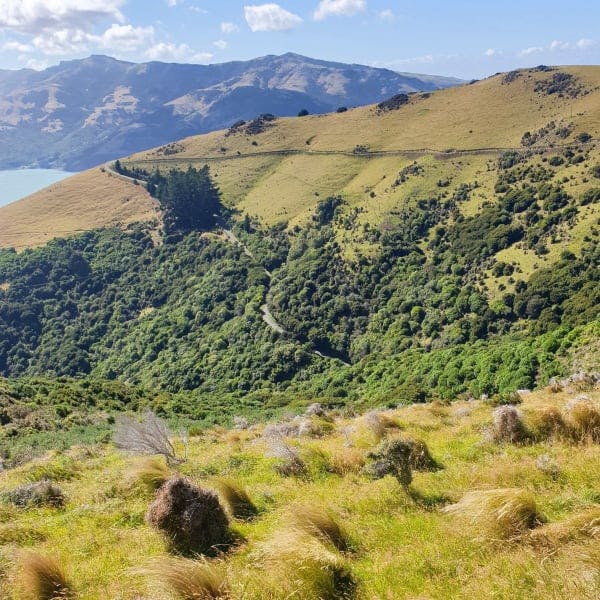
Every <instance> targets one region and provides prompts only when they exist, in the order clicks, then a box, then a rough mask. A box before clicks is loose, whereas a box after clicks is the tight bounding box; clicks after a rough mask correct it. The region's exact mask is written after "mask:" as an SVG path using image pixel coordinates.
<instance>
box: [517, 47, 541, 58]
mask: <svg viewBox="0 0 600 600" xmlns="http://www.w3.org/2000/svg"><path fill="white" fill-rule="evenodd" d="M543 51H544V49H543V48H542V47H541V46H531V47H530V48H525V50H521V52H519V56H530V55H531V54H541V53H542V52H543Z"/></svg>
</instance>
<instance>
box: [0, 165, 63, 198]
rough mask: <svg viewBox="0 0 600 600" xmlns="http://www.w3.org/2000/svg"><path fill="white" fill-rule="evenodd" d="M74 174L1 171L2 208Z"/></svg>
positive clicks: (46, 170) (48, 171) (0, 194)
mask: <svg viewBox="0 0 600 600" xmlns="http://www.w3.org/2000/svg"><path fill="white" fill-rule="evenodd" d="M70 175H73V173H68V172H67V171H58V170H55V169H15V170H9V171H0V206H4V205H5V204H10V203H11V202H14V201H15V200H19V199H20V198H24V197H25V196H29V194H33V193H34V192H37V191H38V190H41V189H43V188H45V187H47V186H49V185H52V184H53V183H56V182H57V181H60V180H61V179H65V177H69V176H70Z"/></svg>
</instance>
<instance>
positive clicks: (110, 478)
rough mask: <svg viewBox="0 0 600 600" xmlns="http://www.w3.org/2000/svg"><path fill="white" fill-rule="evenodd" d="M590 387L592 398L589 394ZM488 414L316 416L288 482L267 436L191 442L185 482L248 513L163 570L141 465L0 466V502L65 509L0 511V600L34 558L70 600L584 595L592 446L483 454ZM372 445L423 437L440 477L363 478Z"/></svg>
mask: <svg viewBox="0 0 600 600" xmlns="http://www.w3.org/2000/svg"><path fill="white" fill-rule="evenodd" d="M578 393H579V392H577V391H573V392H572V393H571V392H569V393H568V392H565V391H559V392H557V393H552V392H551V391H550V390H543V391H540V392H535V393H533V394H527V395H524V396H523V399H524V401H523V404H522V405H521V406H520V407H519V410H520V411H521V412H522V414H523V418H524V421H525V424H526V426H527V427H528V428H530V430H531V431H532V433H535V432H536V431H538V425H537V424H538V423H539V417H540V415H541V414H547V412H548V409H549V407H552V408H553V409H555V410H557V411H560V412H561V413H564V414H568V411H569V409H568V408H567V409H565V407H566V406H569V402H570V401H572V400H573V398H574V397H575V396H576V395H577V394H578ZM586 393H587V395H588V396H589V398H590V402H592V403H595V405H596V406H598V404H600V391H599V390H596V391H588V392H586ZM571 405H572V402H571ZM493 411H494V408H493V407H492V406H490V405H488V404H486V403H485V402H481V401H470V402H465V401H459V402H456V403H454V404H453V405H443V404H441V403H432V404H428V405H417V406H410V407H404V408H398V409H394V410H386V411H384V412H382V413H379V414H377V413H369V414H368V415H366V416H363V417H358V418H356V419H354V418H346V417H344V416H343V415H341V414H337V415H336V414H333V415H332V417H331V418H332V419H333V421H329V422H328V421H323V419H318V418H314V419H315V421H314V423H315V424H319V423H321V424H322V425H325V424H327V425H328V426H327V427H326V428H322V429H321V431H319V430H318V428H316V429H312V434H305V435H302V436H300V437H297V438H292V439H286V440H285V443H287V444H289V445H290V446H291V447H293V448H295V449H297V451H298V452H299V454H300V456H301V457H302V460H304V461H305V463H306V470H305V472H304V473H302V474H300V475H298V476H295V477H284V476H282V475H280V474H278V473H277V472H276V470H275V469H274V468H273V467H274V465H275V464H276V459H274V458H271V457H269V456H268V455H267V454H268V453H267V450H268V448H269V443H268V442H269V440H268V439H265V437H264V436H263V431H264V428H263V426H256V427H254V428H251V429H248V430H242V431H233V430H225V429H223V428H216V429H214V430H210V431H207V432H205V433H203V434H201V435H199V436H196V437H192V438H191V440H190V443H189V447H188V450H189V455H188V456H189V458H188V460H187V461H186V462H185V463H184V464H183V465H182V466H181V467H179V468H180V470H181V472H182V473H183V474H184V475H185V476H187V477H189V478H191V479H192V480H193V481H194V482H196V483H197V484H199V485H202V486H203V487H208V488H215V487H216V488H217V489H218V485H219V480H218V479H216V478H223V477H226V478H228V479H229V480H231V481H234V482H235V483H236V485H237V486H240V489H243V490H245V492H247V494H248V495H249V497H250V499H251V501H252V502H253V504H254V505H255V506H256V509H257V512H256V514H255V515H254V516H253V518H252V519H248V518H246V516H245V515H244V516H243V518H240V519H237V518H236V519H234V520H233V529H234V531H235V533H236V534H237V535H236V537H237V539H238V542H237V545H236V546H235V547H234V548H232V549H230V550H229V551H227V552H225V553H224V554H223V556H222V557H220V558H219V559H217V560H215V561H213V560H210V561H209V562H204V561H203V560H199V561H194V562H192V563H190V562H179V561H177V562H175V561H174V560H173V557H172V556H171V555H170V554H169V551H168V545H167V544H166V542H165V540H164V539H163V538H162V537H161V535H160V534H159V533H158V532H156V531H154V530H153V529H152V528H151V527H150V526H149V525H147V524H146V523H145V522H144V514H145V513H146V510H147V508H148V505H149V504H150V503H151V502H152V498H153V491H152V487H153V486H150V487H149V486H148V485H147V481H146V480H145V479H144V477H141V478H140V473H143V471H144V468H145V466H144V464H147V461H146V460H144V459H143V458H139V457H127V456H124V455H122V454H120V453H118V452H117V451H116V450H115V449H114V448H113V447H112V446H111V445H106V446H99V447H93V448H90V447H87V448H73V449H71V450H69V451H67V452H65V453H64V454H52V455H48V456H46V457H45V458H43V459H40V460H38V461H37V462H35V463H33V464H31V463H30V464H26V465H23V466H22V467H19V468H18V469H15V470H12V471H5V472H3V473H0V493H2V492H4V491H6V490H11V489H14V487H15V486H17V485H19V484H23V483H25V482H28V481H31V480H32V478H35V477H37V478H40V477H43V476H44V475H46V476H48V475H52V476H54V477H55V478H57V479H58V481H57V482H56V484H57V485H59V486H61V487H62V488H63V489H64V491H65V493H66V495H67V497H68V502H67V504H66V506H65V508H64V509H52V508H28V509H18V508H16V507H14V506H11V505H10V504H7V503H0V597H2V598H8V599H11V600H13V599H14V600H16V599H17V598H19V597H20V596H19V594H18V591H19V587H18V586H19V572H20V561H21V558H20V557H21V556H23V555H22V552H23V551H29V550H33V551H35V552H36V553H39V554H40V555H42V556H47V557H52V558H53V559H54V560H56V561H57V563H58V564H59V565H60V566H61V569H62V570H63V571H64V574H65V577H66V578H68V580H69V581H70V582H71V585H72V587H73V588H74V589H75V590H76V592H77V596H76V597H77V598H78V599H79V600H97V599H99V598H102V599H111V600H112V599H119V600H134V599H138V600H139V599H140V598H148V599H149V598H152V599H153V600H167V599H170V598H173V597H174V596H173V595H171V594H170V592H169V590H168V588H171V589H172V590H179V592H180V594H183V592H182V590H184V591H185V590H187V591H186V592H185V593H187V594H188V595H187V596H186V595H180V596H175V597H188V598H192V597H195V596H193V595H191V592H190V590H192V589H193V588H195V589H196V590H198V592H200V590H201V589H205V588H206V589H210V588H212V589H219V590H221V593H222V596H223V597H225V598H228V599H229V600H242V599H243V600H255V599H259V600H260V599H262V600H279V599H281V600H283V599H284V598H286V599H294V600H317V599H322V598H331V599H333V598H341V597H343V596H341V595H340V594H339V591H340V590H339V587H336V586H339V585H342V584H345V585H349V584H350V583H351V582H354V583H355V585H356V588H355V589H354V590H353V594H349V595H347V596H345V597H347V598H349V599H351V598H355V599H356V600H388V599H392V598H393V599H394V600H396V599H397V600H401V599H409V598H412V599H414V598H428V599H432V600H434V599H435V600H446V599H449V598H453V599H454V598H457V599H464V600H466V599H473V600H480V599H481V598H495V599H496V600H546V599H548V598H555V599H557V600H558V599H559V598H577V599H578V600H596V599H597V598H598V597H599V596H600V550H599V546H598V539H599V536H600V527H599V520H598V519H599V516H600V512H599V510H600V493H599V490H600V460H599V458H600V446H599V445H598V444H597V443H594V442H593V440H592V439H591V438H586V439H585V440H583V441H582V440H579V441H576V440H574V439H572V438H568V437H564V436H562V435H554V436H536V435H534V436H533V438H531V439H529V440H528V441H525V442H524V443H521V444H511V443H494V442H493V441H491V438H490V436H488V435H486V431H487V430H488V429H489V428H490V427H492V423H493ZM565 411H566V413H565ZM327 418H329V417H327ZM380 425H381V426H380ZM319 434H320V437H315V436H316V435H319ZM386 435H387V436H390V437H395V436H403V437H404V436H407V437H410V438H411V439H418V440H422V441H423V442H424V443H425V444H426V445H427V447H428V449H429V450H430V452H431V454H432V456H433V457H434V459H435V460H436V461H437V462H438V463H440V465H441V468H440V469H438V470H435V471H414V473H413V475H414V477H413V482H412V485H411V487H410V489H409V490H404V489H403V488H402V487H401V486H400V485H399V484H398V482H397V481H396V480H395V479H394V478H393V477H392V476H387V477H385V478H384V479H380V480H377V481H373V480H371V479H369V478H368V477H367V476H365V474H364V473H363V471H362V466H363V464H364V462H365V460H368V454H369V452H370V450H372V449H373V447H374V446H376V445H377V443H378V440H379V439H380V438H381V437H382V436H386ZM175 443H176V445H177V444H179V442H178V440H175ZM178 449H179V450H181V449H182V448H180V447H179V448H178ZM342 464H343V468H338V467H339V466H340V465H342ZM57 465H60V467H61V468H60V469H59V468H57ZM154 470H155V469H154V467H152V468H151V471H152V473H154ZM134 471H135V473H136V474H135V475H132V473H133V472H134ZM166 474H167V473H165V475H166ZM530 516H534V517H535V518H529V517H530ZM161 574H162V575H161ZM156 578H158V579H159V581H158V582H157V581H156ZM158 584H161V585H158ZM332 586H333V590H332ZM336 589H337V591H338V594H337V595H336V593H335V592H336ZM215 593H217V592H215ZM197 597H198V598H205V597H206V598H215V597H220V596H219V595H214V594H213V595H201V594H200V593H198V596H197Z"/></svg>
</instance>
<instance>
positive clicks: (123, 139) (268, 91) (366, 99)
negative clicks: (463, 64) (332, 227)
mask: <svg viewBox="0 0 600 600" xmlns="http://www.w3.org/2000/svg"><path fill="white" fill-rule="evenodd" d="M458 83H460V81H459V80H455V79H451V78H443V77H434V76H421V75H412V74H399V73H395V72H392V71H388V70H385V69H374V68H370V67H364V66H360V65H344V64H340V63H330V62H326V61H319V60H314V59H309V58H306V57H303V56H299V55H295V54H285V55H283V56H266V57H263V58H258V59H255V60H251V61H246V62H241V61H240V62H232V63H224V64H216V65H208V66H203V65H182V64H165V63H159V62H152V63H145V64H134V63H128V62H123V61H118V60H115V59H112V58H109V57H105V56H91V57H90V58H87V59H84V60H75V61H67V62H62V63H60V64H59V65H58V66H55V67H51V68H49V69H46V70H45V71H41V72H36V71H31V70H22V71H0V148H2V150H0V167H2V168H7V167H9V168H10V167H20V166H24V165H32V164H33V165H40V166H48V165H50V166H56V167H65V168H67V169H69V170H73V171H75V170H80V169H84V168H88V167H92V166H95V165H98V164H100V163H102V162H105V161H106V160H109V159H114V158H117V157H118V156H122V155H125V154H129V153H131V152H134V151H136V150H141V149H143V148H148V147H152V146H155V145H158V144H163V143H166V142H169V141H173V140H175V139H177V138H180V137H183V136H185V135H190V134H192V133H199V132H205V131H210V130H214V129H219V128H222V127H226V126H229V125H230V124H231V123H232V122H234V121H236V120H238V119H240V118H249V117H251V116H254V115H256V114H258V113H267V112H270V113H274V114H277V115H293V114H296V113H298V111H299V110H301V109H303V108H305V109H307V110H309V111H310V112H312V113H323V112H327V111H330V110H333V109H335V108H337V107H338V106H340V105H342V104H344V105H350V106H354V105H363V104H368V103H371V102H377V101H379V100H381V99H383V98H385V97H386V96H389V95H391V94H394V93H398V92H408V91H416V90H434V89H439V88H441V87H446V86H450V85H457V84H458Z"/></svg>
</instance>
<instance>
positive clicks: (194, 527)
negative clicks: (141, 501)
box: [146, 476, 230, 554]
mask: <svg viewBox="0 0 600 600" xmlns="http://www.w3.org/2000/svg"><path fill="white" fill-rule="evenodd" d="M146 520H147V521H148V523H149V524H150V525H152V526H153V527H154V528H156V529H158V530H159V531H161V532H162V533H163V534H164V535H165V536H166V538H167V541H168V543H169V544H170V546H171V549H172V550H174V551H176V552H180V553H182V554H190V553H205V554H206V553H210V552H215V550H216V549H217V548H218V547H219V546H223V545H226V544H227V543H228V542H229V541H230V536H229V519H228V518H227V515H226V514H225V511H224V510H223V507H222V506H221V504H220V503H219V498H218V496H217V494H216V493H215V492H212V491H210V490H205V489H202V488H199V487H196V486H195V485H193V484H192V483H191V482H190V481H188V480H187V479H184V478H182V477H179V476H175V477H172V478H171V479H169V480H168V481H167V482H166V483H165V484H164V485H163V486H162V487H161V488H160V489H159V490H158V492H157V494H156V498H155V499H154V502H153V503H152V504H151V505H150V507H149V509H148V513H147V515H146Z"/></svg>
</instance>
